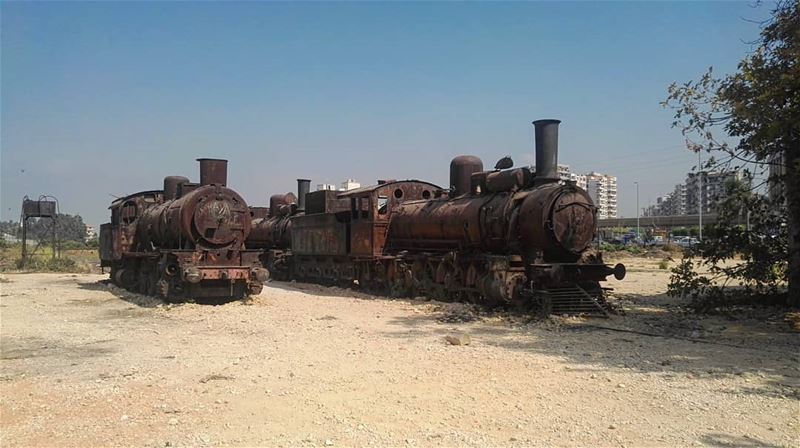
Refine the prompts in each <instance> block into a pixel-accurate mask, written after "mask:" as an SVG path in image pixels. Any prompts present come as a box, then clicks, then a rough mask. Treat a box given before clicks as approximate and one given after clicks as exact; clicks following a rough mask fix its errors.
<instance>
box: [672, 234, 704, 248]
mask: <svg viewBox="0 0 800 448" xmlns="http://www.w3.org/2000/svg"><path fill="white" fill-rule="evenodd" d="M699 242H700V241H699V240H698V239H697V238H692V237H688V236H683V237H680V238H678V239H676V240H675V244H677V245H678V246H680V247H693V246H694V245H696V244H697V243H699Z"/></svg>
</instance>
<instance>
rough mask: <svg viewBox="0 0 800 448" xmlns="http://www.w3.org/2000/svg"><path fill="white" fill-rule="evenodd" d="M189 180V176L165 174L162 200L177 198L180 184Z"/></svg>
mask: <svg viewBox="0 0 800 448" xmlns="http://www.w3.org/2000/svg"><path fill="white" fill-rule="evenodd" d="M188 182H189V178H187V177H183V176H167V177H165V178H164V200H166V201H171V200H173V199H177V198H178V194H179V192H180V186H181V184H185V183H188Z"/></svg>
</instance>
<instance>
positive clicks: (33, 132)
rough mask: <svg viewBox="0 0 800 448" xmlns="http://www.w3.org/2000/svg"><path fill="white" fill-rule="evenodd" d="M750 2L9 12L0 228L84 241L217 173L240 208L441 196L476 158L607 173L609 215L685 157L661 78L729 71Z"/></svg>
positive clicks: (679, 176)
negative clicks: (537, 146)
mask: <svg viewBox="0 0 800 448" xmlns="http://www.w3.org/2000/svg"><path fill="white" fill-rule="evenodd" d="M768 12H769V6H768V5H767V6H762V7H760V8H758V9H753V8H752V7H751V6H750V4H749V3H723V2H717V3H672V2H665V3H509V4H498V3H437V4H432V3H293V4H292V3H227V2H226V3H183V2H180V3H178V2H153V3H138V2H130V3H106V2H96V3H9V2H3V3H2V9H1V10H0V14H1V15H2V129H1V131H2V135H1V137H2V153H1V154H0V163H2V167H1V168H0V175H1V177H2V182H1V185H0V187H1V189H2V196H1V199H2V218H3V219H17V218H18V217H19V203H20V200H21V198H22V196H23V195H25V194H27V195H29V196H31V197H37V196H38V195H39V194H42V193H49V194H53V195H56V196H57V197H58V198H59V199H60V203H61V208H62V211H64V212H68V213H78V214H81V215H82V216H83V217H84V218H85V220H86V221H87V222H88V223H91V224H99V223H101V222H105V221H106V220H107V219H108V218H107V210H106V208H107V206H108V204H109V202H110V201H111V199H112V196H110V195H116V196H121V195H124V194H128V193H132V192H134V191H139V190H144V189H152V188H160V185H161V181H162V178H163V177H164V176H165V175H170V174H181V175H188V176H189V177H190V178H192V179H194V180H197V177H198V175H197V163H196V162H195V161H194V159H195V158H197V157H224V158H228V159H230V172H229V184H230V185H231V186H232V187H233V188H235V189H237V190H238V191H239V192H241V193H242V194H243V195H244V197H245V198H246V199H247V200H248V202H249V203H250V204H251V205H264V204H265V203H266V202H267V198H268V196H269V195H270V194H273V193H276V192H285V191H291V190H294V189H295V182H294V181H295V178H297V177H308V178H311V179H313V184H317V183H322V182H331V183H333V182H335V183H339V182H341V181H342V180H344V179H345V178H349V177H350V178H355V179H357V180H359V181H361V182H362V183H364V184H367V183H373V182H374V181H375V180H376V179H379V178H420V179H425V180H430V181H433V182H436V183H439V184H441V185H445V186H446V184H447V173H448V164H449V161H450V159H451V158H452V157H453V156H455V155H458V154H475V155H477V156H479V157H481V158H482V159H483V160H484V165H486V166H493V164H494V162H495V161H496V160H497V159H498V158H499V157H502V156H504V155H507V154H508V155H511V156H512V157H513V158H514V160H515V162H516V163H517V165H522V164H528V163H531V162H532V160H533V133H532V126H531V124H530V122H531V121H532V120H534V119H538V118H559V119H561V120H563V123H562V127H561V151H560V162H561V163H566V164H569V165H571V166H572V168H573V169H574V170H577V171H588V170H593V169H594V170H598V171H602V172H607V173H610V174H613V175H616V176H618V178H619V190H620V198H619V200H620V205H621V207H620V208H621V213H622V214H623V215H626V216H633V215H634V214H635V193H634V192H635V190H634V185H633V182H634V181H639V182H640V183H641V190H640V197H641V205H642V206H645V205H646V204H647V203H648V201H655V198H656V197H657V196H659V195H662V194H663V193H666V192H667V191H669V190H671V189H672V186H673V185H674V184H676V183H679V182H681V181H683V179H684V177H685V173H686V172H687V171H689V170H690V169H691V166H692V164H693V161H694V160H695V159H694V156H693V155H692V154H691V153H689V152H688V151H686V150H685V149H682V141H683V140H682V137H681V136H680V134H679V132H678V131H677V130H672V129H670V123H671V114H670V112H668V111H665V110H663V109H662V108H661V107H660V106H659V101H661V100H663V99H664V97H665V96H666V93H665V92H666V88H667V86H668V85H669V84H670V83H671V82H672V81H685V80H689V79H694V78H696V77H698V76H699V75H700V74H702V73H703V72H704V71H705V69H706V68H707V67H708V66H710V65H713V66H714V67H715V69H716V70H717V71H718V72H729V71H732V70H734V69H735V67H736V64H737V63H738V61H739V60H740V59H741V58H742V57H743V56H744V55H745V54H746V52H747V51H749V50H750V48H751V46H750V45H749V44H747V43H746V41H752V40H753V39H755V38H756V37H757V35H758V26H757V25H755V24H753V23H749V22H747V21H745V20H743V19H744V18H748V19H760V18H764V17H766V16H767V15H768Z"/></svg>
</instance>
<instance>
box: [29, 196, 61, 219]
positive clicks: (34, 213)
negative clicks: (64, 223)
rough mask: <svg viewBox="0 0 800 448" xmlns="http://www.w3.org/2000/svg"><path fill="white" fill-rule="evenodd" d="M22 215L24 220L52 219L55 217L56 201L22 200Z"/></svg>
mask: <svg viewBox="0 0 800 448" xmlns="http://www.w3.org/2000/svg"><path fill="white" fill-rule="evenodd" d="M22 215H23V216H24V217H26V218H54V217H55V216H56V201H49V200H38V201H34V200H32V199H27V198H25V199H23V200H22Z"/></svg>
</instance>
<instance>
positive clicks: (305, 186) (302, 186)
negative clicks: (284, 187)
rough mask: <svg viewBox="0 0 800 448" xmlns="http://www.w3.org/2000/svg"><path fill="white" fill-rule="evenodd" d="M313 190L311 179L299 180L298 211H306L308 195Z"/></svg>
mask: <svg viewBox="0 0 800 448" xmlns="http://www.w3.org/2000/svg"><path fill="white" fill-rule="evenodd" d="M310 189H311V180H310V179H297V210H301V211H305V209H306V195H307V194H308V192H309V190H310Z"/></svg>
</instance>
